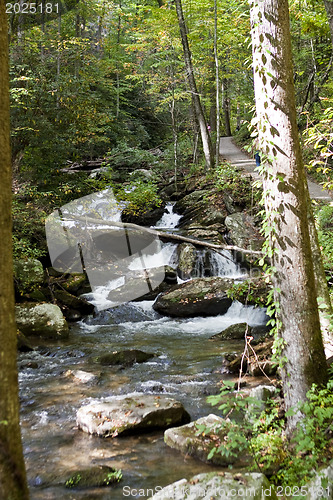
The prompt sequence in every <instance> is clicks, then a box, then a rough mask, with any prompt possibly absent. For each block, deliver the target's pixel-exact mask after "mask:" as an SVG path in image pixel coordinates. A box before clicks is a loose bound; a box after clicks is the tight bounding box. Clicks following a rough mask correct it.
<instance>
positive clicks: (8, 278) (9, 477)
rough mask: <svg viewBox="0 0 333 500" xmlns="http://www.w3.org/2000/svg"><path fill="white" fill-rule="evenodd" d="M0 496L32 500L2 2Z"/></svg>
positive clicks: (0, 6)
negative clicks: (21, 389) (19, 359)
mask: <svg viewBox="0 0 333 500" xmlns="http://www.w3.org/2000/svg"><path fill="white" fill-rule="evenodd" d="M0 117H1V122H0V151H1V154H0V172H1V190H0V245H1V247H0V276H1V293H0V497H1V498H3V499H6V500H25V499H28V498H29V494H28V488H27V483H26V475H25V466H24V460H23V453H22V443H21V433H20V422H19V401H18V379H17V366H16V353H17V345H16V337H17V335H16V325H15V310H14V288H13V263H12V233H11V227H12V224H11V188H12V182H11V153H10V135H9V134H10V133H9V72H8V28H7V16H6V13H5V0H0Z"/></svg>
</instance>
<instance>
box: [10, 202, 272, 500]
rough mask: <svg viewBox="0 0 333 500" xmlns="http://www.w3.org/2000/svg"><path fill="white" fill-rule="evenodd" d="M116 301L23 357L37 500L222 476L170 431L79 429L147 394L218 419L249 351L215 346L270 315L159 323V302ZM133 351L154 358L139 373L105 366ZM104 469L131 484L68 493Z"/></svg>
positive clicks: (139, 492) (219, 267) (24, 412)
mask: <svg viewBox="0 0 333 500" xmlns="http://www.w3.org/2000/svg"><path fill="white" fill-rule="evenodd" d="M169 216H170V217H169V218H168V217H166V218H165V219H164V221H163V226H162V227H163V228H164V227H165V226H167V225H168V224H169V223H170V220H171V219H172V225H173V227H174V225H175V224H176V219H175V218H173V214H172V209H171V208H170V213H169ZM160 227H161V226H160ZM173 247H174V246H173V245H170V244H169V245H168V246H165V247H164V250H162V252H161V253H162V255H164V257H163V258H167V259H169V262H170V259H171V257H172V255H173V253H174V249H173ZM158 258H159V257H158ZM213 260H214V259H213ZM169 262H164V263H169ZM153 264H154V265H155V262H154V263H153ZM153 264H152V265H153ZM232 265H234V266H236V265H235V264H233V263H231V264H230V261H228V260H227V262H226V263H224V264H223V262H221V260H220V257H217V260H216V262H215V267H216V269H215V271H214V272H215V273H216V274H218V275H220V274H222V275H223V274H224V275H225V274H227V275H230V274H232V273H233V272H234V270H235V269H236V270H237V268H236V267H234V268H231V267H230V266H232ZM108 291H109V289H108V286H105V287H104V288H103V287H101V289H100V290H97V294H95V301H96V303H100V304H102V306H103V307H101V309H102V310H101V311H100V312H98V313H97V315H96V316H95V317H93V316H91V317H88V318H86V319H85V320H84V321H82V322H80V323H77V324H74V325H72V327H71V331H70V336H69V338H68V339H67V340H62V341H61V342H60V341H58V342H57V341H51V340H48V341H44V342H43V343H42V344H41V341H40V340H32V342H35V346H36V349H35V350H34V351H32V352H27V353H21V354H20V355H19V369H20V373H19V380H20V397H21V425H22V435H23V442H24V453H25V459H26V465H27V473H28V480H29V485H30V495H31V500H58V499H60V498H61V499H62V500H94V499H98V500H104V499H113V500H118V499H119V500H120V499H124V498H149V497H151V496H152V495H153V494H154V493H155V492H156V491H157V490H158V488H160V487H164V486H165V485H167V484H169V483H172V482H174V481H176V480H178V479H181V478H184V477H185V478H190V477H192V476H193V475H195V474H199V473H203V472H210V471H213V470H215V469H216V467H215V466H212V465H207V464H205V463H203V462H200V461H198V460H195V459H193V458H191V457H184V456H183V455H182V454H181V453H179V452H178V451H176V450H172V449H171V448H169V447H168V446H166V445H165V444H164V440H163V431H154V432H150V433H147V434H142V435H135V436H126V437H117V438H114V439H112V438H106V439H105V438H99V437H97V436H92V435H88V434H86V433H84V432H82V431H80V430H78V428H77V427H76V413H77V410H78V409H79V408H80V407H81V406H83V405H88V404H90V403H93V402H95V401H100V400H103V399H107V398H112V397H115V396H120V395H137V394H140V395H165V396H167V397H172V398H174V399H176V400H177V401H180V402H181V403H182V404H183V405H184V407H185V409H186V411H187V412H188V413H189V414H190V416H191V418H192V420H195V419H198V418H200V417H202V416H204V415H207V414H209V413H212V411H214V410H213V409H212V407H211V406H210V405H208V404H207V402H206V397H207V395H209V394H213V393H217V392H218V391H219V383H220V381H221V380H222V379H225V378H226V377H228V376H227V375H226V374H225V373H224V370H223V368H222V358H223V356H224V355H225V354H227V353H230V352H235V351H239V350H240V349H241V343H239V341H231V340H228V341H221V342H218V343H217V342H210V341H209V339H210V337H212V335H214V334H216V333H219V332H221V330H223V329H224V328H226V327H227V326H229V325H231V324H234V323H240V322H247V323H249V324H250V325H251V326H254V325H258V324H263V323H264V322H265V321H266V316H265V312H264V311H263V310H260V309H254V308H253V307H244V306H242V305H241V304H240V303H237V302H236V303H233V304H232V305H231V307H230V308H229V309H228V311H227V313H226V314H224V315H223V316H222V315H220V316H216V317H195V318H186V319H178V318H168V317H164V316H161V315H159V314H158V313H157V312H155V311H154V310H153V308H152V304H153V302H151V301H144V302H129V303H127V304H123V305H120V306H118V307H114V308H111V309H107V310H103V309H104V305H105V304H104V303H105V301H106V300H107V294H108ZM109 305H112V304H109ZM125 349H126V350H131V349H137V350H141V351H145V352H148V353H153V354H154V357H152V358H151V359H148V361H146V362H144V363H140V364H138V363H135V364H134V365H132V366H119V365H115V366H105V365H103V364H102V363H100V362H99V360H100V358H101V356H103V355H105V354H108V353H112V352H114V351H121V350H125ZM96 465H105V466H109V467H114V468H117V469H121V470H122V471H123V480H122V482H120V483H119V484H116V485H113V486H111V487H109V488H91V489H89V490H70V489H66V488H65V486H64V484H65V481H66V479H67V478H68V477H69V476H70V475H71V474H72V473H73V472H75V471H76V470H80V469H85V468H89V467H90V466H96ZM179 500H181V499H179Z"/></svg>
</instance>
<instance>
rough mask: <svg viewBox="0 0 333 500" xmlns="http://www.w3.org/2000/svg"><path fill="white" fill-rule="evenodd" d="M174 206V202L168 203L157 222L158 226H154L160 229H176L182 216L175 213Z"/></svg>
mask: <svg viewBox="0 0 333 500" xmlns="http://www.w3.org/2000/svg"><path fill="white" fill-rule="evenodd" d="M173 207H174V203H167V204H166V206H165V212H164V214H163V216H162V218H161V219H160V220H159V221H158V222H157V223H156V226H152V227H156V228H157V227H158V228H159V229H174V228H175V227H176V226H177V224H178V222H179V220H180V219H181V218H182V216H181V215H179V214H176V213H174V211H173Z"/></svg>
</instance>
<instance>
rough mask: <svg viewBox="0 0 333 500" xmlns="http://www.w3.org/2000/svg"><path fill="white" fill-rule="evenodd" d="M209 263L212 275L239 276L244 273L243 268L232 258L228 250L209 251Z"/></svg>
mask: <svg viewBox="0 0 333 500" xmlns="http://www.w3.org/2000/svg"><path fill="white" fill-rule="evenodd" d="M209 263H210V269H211V275H212V276H221V277H222V276H227V277H229V278H240V277H244V275H245V273H244V270H242V269H241V267H240V265H239V264H238V263H237V262H235V261H234V260H233V258H232V255H231V252H229V250H221V251H219V252H213V251H209Z"/></svg>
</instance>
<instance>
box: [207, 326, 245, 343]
mask: <svg viewBox="0 0 333 500" xmlns="http://www.w3.org/2000/svg"><path fill="white" fill-rule="evenodd" d="M245 334H246V335H252V328H251V326H249V325H248V324H247V323H236V324H235V325H230V326H228V328H226V329H225V330H223V331H222V332H220V333H217V334H216V335H213V336H212V337H211V338H210V340H243V339H244V338H245Z"/></svg>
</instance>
